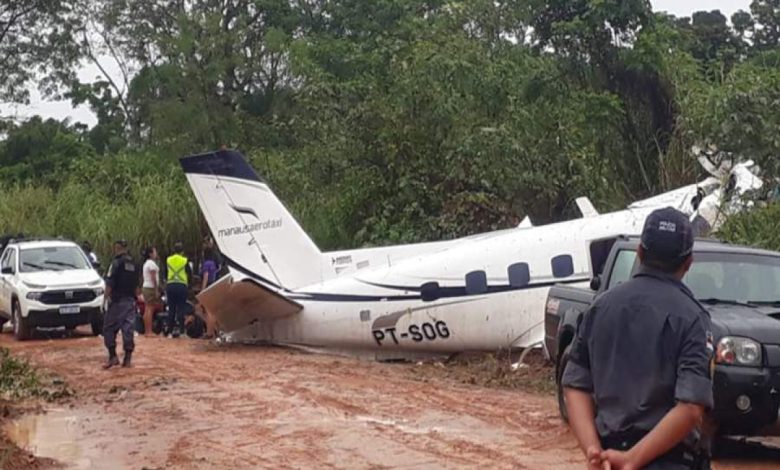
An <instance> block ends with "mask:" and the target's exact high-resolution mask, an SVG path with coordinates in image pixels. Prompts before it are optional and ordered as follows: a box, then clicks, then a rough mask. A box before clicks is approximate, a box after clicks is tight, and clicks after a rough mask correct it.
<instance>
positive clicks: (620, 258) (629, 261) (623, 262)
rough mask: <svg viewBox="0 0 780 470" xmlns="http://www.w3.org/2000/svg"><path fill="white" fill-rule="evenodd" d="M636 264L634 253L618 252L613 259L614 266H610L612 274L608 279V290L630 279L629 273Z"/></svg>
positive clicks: (628, 251) (632, 251) (631, 251)
mask: <svg viewBox="0 0 780 470" xmlns="http://www.w3.org/2000/svg"><path fill="white" fill-rule="evenodd" d="M635 262H636V251H634V250H620V251H619V252H618V254H617V256H616V257H615V265H614V266H612V274H611V275H610V277H609V285H608V286H607V287H608V288H609V289H611V288H613V287H615V286H617V285H619V284H622V283H624V282H626V281H628V280H629V279H631V272H632V271H633V270H634V263H635Z"/></svg>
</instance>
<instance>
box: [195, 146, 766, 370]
mask: <svg viewBox="0 0 780 470" xmlns="http://www.w3.org/2000/svg"><path fill="white" fill-rule="evenodd" d="M181 163H182V167H183V168H184V170H185V173H186V175H187V179H188V182H189V184H190V186H191V187H192V190H193V192H194V194H195V197H196V199H197V201H198V203H199V205H200V207H201V209H202V211H203V214H204V216H205V218H206V221H207V223H208V224H209V227H210V228H211V230H212V232H213V234H214V237H215V240H216V242H217V244H218V246H219V248H220V251H221V252H222V254H223V256H224V258H225V261H226V262H227V264H228V266H229V270H230V274H229V275H226V276H225V277H223V278H222V279H220V280H219V281H218V282H217V283H215V284H214V285H212V286H210V287H209V288H208V289H207V290H206V291H204V292H203V293H201V294H200V295H199V299H200V301H201V302H202V303H203V304H204V305H205V306H206V308H207V309H208V311H209V312H210V313H211V314H212V315H214V316H215V317H216V318H217V319H218V321H219V322H220V324H221V327H222V329H223V331H225V332H226V333H227V334H228V337H229V338H230V339H231V340H233V341H254V342H266V343H272V344H280V345H289V346H301V347H308V348H312V349H329V350H333V351H351V352H354V353H356V354H361V355H369V356H373V357H376V358H384V359H391V358H410V357H417V356H425V355H446V354H453V353H458V352H464V351H496V350H499V349H507V348H527V347H529V346H532V345H536V344H539V343H541V342H542V339H543V336H544V326H543V321H544V304H545V301H546V298H547V292H548V290H549V288H550V287H551V286H552V285H554V284H556V283H568V284H574V285H587V283H588V281H589V280H590V277H591V273H592V267H591V265H590V246H591V242H592V241H594V240H600V239H605V238H608V237H615V236H618V235H621V234H636V233H639V232H641V229H642V226H643V225H644V220H645V218H646V217H647V215H648V214H649V213H650V212H652V211H653V210H655V209H657V208H659V207H666V206H673V207H676V208H678V209H680V210H683V211H684V212H686V213H688V214H689V215H691V217H692V218H693V217H696V215H697V214H696V212H695V211H694V209H693V205H692V204H691V201H692V200H693V198H694V197H696V196H697V191H700V192H703V194H699V196H700V197H701V196H704V200H703V201H702V205H705V202H707V204H706V205H707V207H711V206H712V198H713V197H714V198H717V199H719V198H720V194H721V193H720V192H719V191H720V183H719V180H717V179H715V178H708V179H707V180H706V181H704V182H702V183H701V184H699V185H690V186H686V187H684V188H680V189H678V190H675V191H672V192H670V193H666V194H664V195H661V196H656V197H654V198H651V199H648V200H645V201H640V202H638V203H635V204H633V205H632V206H629V208H628V209H626V210H623V211H619V212H613V213H610V214H603V215H598V214H597V213H596V212H595V209H594V208H593V206H592V205H591V204H590V202H589V201H587V199H583V198H581V199H580V200H578V205H579V206H580V208H581V210H582V212H583V214H584V215H585V217H584V218H581V219H576V220H571V221H566V222H560V223H554V224H549V225H545V226H540V227H532V226H530V223H529V221H527V220H525V221H524V222H523V223H522V224H521V225H520V226H519V227H517V228H514V229H508V230H500V231H496V232H491V233H486V234H482V235H476V236H472V237H466V238H461V239H457V240H452V241H443V242H433V243H421V244H413V245H401V246H393V247H382V248H368V249H357V250H344V251H335V252H329V253H322V252H320V251H319V249H318V248H317V247H316V245H315V244H314V243H313V242H312V240H311V239H310V238H309V237H308V235H306V233H305V232H304V231H303V229H302V228H301V227H300V225H299V224H298V223H297V222H296V220H295V219H294V218H293V216H292V215H291V214H290V213H289V211H287V209H286V208H285V207H284V206H283V204H282V203H281V202H280V201H279V200H278V199H277V198H276V196H275V195H274V194H273V192H272V191H271V190H270V189H269V187H268V185H267V184H266V183H265V182H264V181H262V180H261V179H260V178H259V177H257V175H256V174H255V172H254V171H253V170H252V169H251V167H249V165H248V164H247V162H246V161H245V159H244V158H243V156H241V154H239V153H238V152H236V151H230V150H222V151H219V152H214V153H209V154H203V155H195V156H192V157H186V158H183V159H182V160H181ZM757 181H760V180H757ZM751 184H754V185H755V184H758V183H756V182H755V181H752V182H751ZM741 189H742V188H740V191H741ZM711 196H712V197H711ZM708 198H709V199H708ZM710 212H713V211H710ZM715 212H717V211H715ZM715 218H717V214H714V215H713V214H711V215H710V218H709V219H708V222H709V224H710V225H711V226H712V225H714V224H715V223H716V220H713V219H715Z"/></svg>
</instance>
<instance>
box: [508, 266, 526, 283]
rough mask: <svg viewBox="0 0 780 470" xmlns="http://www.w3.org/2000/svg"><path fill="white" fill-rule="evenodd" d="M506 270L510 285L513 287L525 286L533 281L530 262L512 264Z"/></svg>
mask: <svg viewBox="0 0 780 470" xmlns="http://www.w3.org/2000/svg"><path fill="white" fill-rule="evenodd" d="M506 271H507V274H508V275H509V285H510V286H512V287H525V286H527V285H528V283H529V282H531V272H530V270H529V269H528V263H515V264H510V265H509V267H508V268H507V269H506Z"/></svg>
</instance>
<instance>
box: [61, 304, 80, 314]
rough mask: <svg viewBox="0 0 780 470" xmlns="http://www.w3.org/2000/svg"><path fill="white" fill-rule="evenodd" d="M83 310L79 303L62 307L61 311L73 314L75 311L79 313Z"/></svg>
mask: <svg viewBox="0 0 780 470" xmlns="http://www.w3.org/2000/svg"><path fill="white" fill-rule="evenodd" d="M80 311H81V307H79V306H78V305H76V306H69V307H60V313H62V314H73V313H79V312H80Z"/></svg>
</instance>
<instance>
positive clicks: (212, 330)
mask: <svg viewBox="0 0 780 470" xmlns="http://www.w3.org/2000/svg"><path fill="white" fill-rule="evenodd" d="M214 258H215V257H214V250H213V249H212V248H211V247H206V248H204V249H203V263H202V264H201V267H200V277H201V279H202V281H201V286H200V290H201V291H203V290H205V289H206V288H207V287H208V286H210V285H212V284H214V282H216V280H217V273H218V272H219V266H217V262H216V261H215V259H214ZM201 308H202V309H203V315H204V316H205V317H206V318H205V319H206V338H213V337H214V335H215V334H216V330H217V325H216V320H215V319H214V318H213V317H212V316H211V315H209V312H208V311H207V310H206V307H204V306H203V305H202V304H201Z"/></svg>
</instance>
